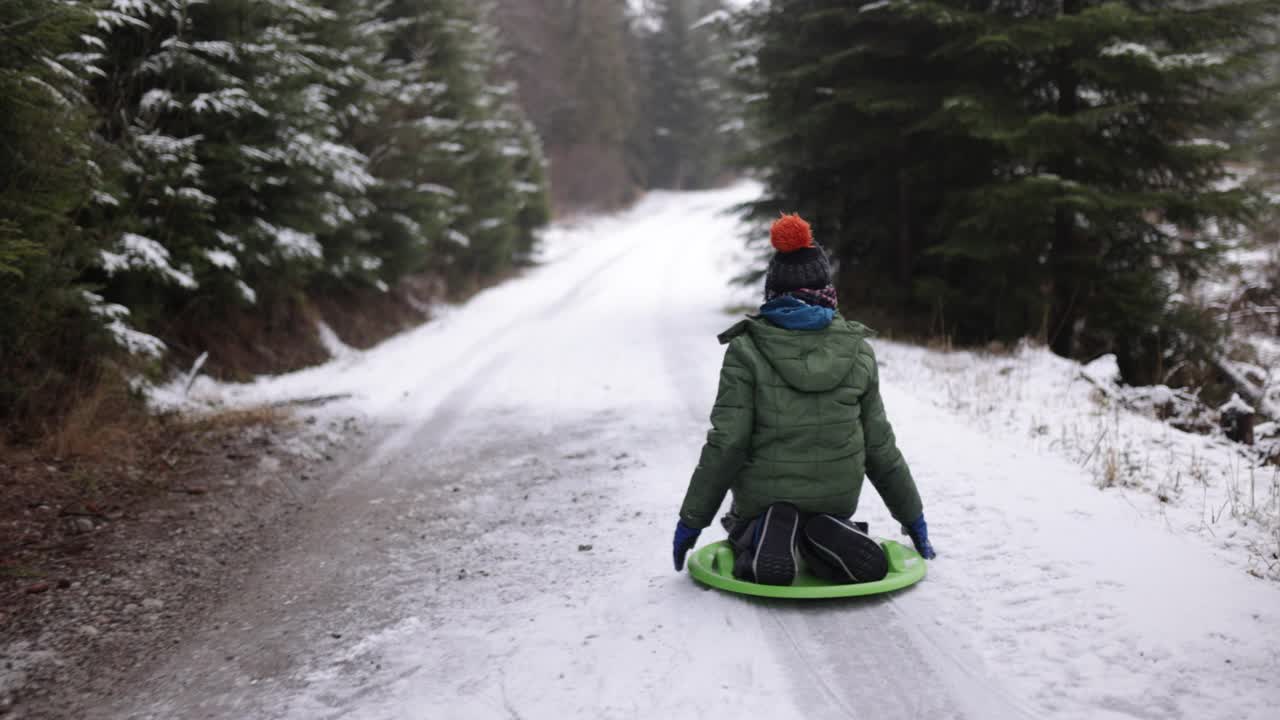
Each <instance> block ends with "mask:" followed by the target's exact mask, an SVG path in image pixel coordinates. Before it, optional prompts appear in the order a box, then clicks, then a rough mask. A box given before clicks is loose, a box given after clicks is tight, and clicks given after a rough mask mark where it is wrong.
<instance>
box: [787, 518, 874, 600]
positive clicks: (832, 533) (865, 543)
mask: <svg viewBox="0 0 1280 720" xmlns="http://www.w3.org/2000/svg"><path fill="white" fill-rule="evenodd" d="M804 535H805V540H806V541H807V542H808V544H809V545H810V546H811V547H812V548H813V549H814V551H816V552H817V553H819V554H820V555H821V556H822V558H823V559H824V560H825V561H826V562H827V563H828V564H829V565H831V566H832V567H833V568H834V569H836V570H837V571H839V572H842V573H843V574H844V575H845V576H846V577H847V579H848V582H851V583H860V582H875V581H877V580H883V579H884V578H885V576H886V575H888V574H889V558H888V557H886V556H885V554H884V548H882V547H880V543H878V542H876V539H875V538H873V537H871V536H870V535H868V534H866V533H865V532H862V531H861V530H859V529H858V528H856V527H853V526H852V525H851V524H849V523H845V522H842V521H840V520H839V519H837V518H834V517H832V516H830V515H818V516H815V517H814V518H812V519H810V520H809V522H808V524H807V525H805V528H804Z"/></svg>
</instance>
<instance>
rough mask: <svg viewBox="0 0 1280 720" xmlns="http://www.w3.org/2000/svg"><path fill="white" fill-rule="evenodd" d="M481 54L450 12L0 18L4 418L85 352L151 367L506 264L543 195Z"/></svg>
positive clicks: (127, 10) (167, 0)
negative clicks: (316, 314) (338, 297)
mask: <svg viewBox="0 0 1280 720" xmlns="http://www.w3.org/2000/svg"><path fill="white" fill-rule="evenodd" d="M498 45H499V43H498V38H497V36H496V31H495V30H494V29H493V27H492V26H491V25H490V24H489V22H488V16H487V15H486V12H485V10H484V9H483V8H477V7H476V6H475V4H474V3H468V2H464V1H463V0H420V1H415V2H408V1H398V0H227V1H225V2H223V1H221V0H220V1H219V2H212V1H210V0H112V1H111V2H102V3H97V2H95V3H75V2H59V3H47V2H32V1H29V0H20V1H15V2H6V3H2V4H0V139H2V140H3V142H0V169H3V171H4V172H3V177H2V178H0V282H2V283H3V285H0V370H3V371H4V372H3V380H0V419H4V418H9V417H13V416H15V414H16V413H17V412H18V409H17V408H16V403H17V398H18V389H19V388H22V387H28V388H30V387H31V386H32V384H33V383H36V384H40V383H42V382H43V381H42V380H40V379H39V377H37V376H39V375H40V374H41V373H45V374H48V373H49V372H52V370H50V368H55V369H56V366H57V363H52V364H51V363H50V362H49V360H50V357H51V356H53V357H57V358H66V359H74V360H75V363H73V364H72V365H70V366H68V367H67V368H64V372H63V374H64V375H67V376H70V374H72V372H73V371H76V370H77V368H79V370H80V371H83V372H89V373H92V372H93V368H94V367H95V366H96V365H97V363H98V362H99V361H100V360H102V359H103V358H105V357H108V355H105V354H103V352H102V349H103V348H102V347H101V346H95V345H94V344H93V343H94V342H95V340H94V338H103V339H104V340H106V339H109V338H114V340H115V344H116V345H117V346H119V347H120V348H122V349H123V350H125V351H127V352H128V353H130V354H136V355H142V356H145V357H151V358H159V357H162V356H163V355H164V353H165V350H166V345H165V342H164V341H168V342H170V343H173V342H174V341H175V339H177V340H182V339H184V338H185V337H187V335H186V334H185V333H186V330H187V329H189V328H192V327H209V326H217V325H218V324H219V323H225V322H228V321H229V319H230V318H232V317H233V316H236V315H237V313H239V314H244V311H247V310H252V311H254V312H256V313H261V314H270V313H272V312H273V308H276V307H278V306H281V305H282V304H290V303H296V301H297V299H298V298H300V297H304V296H306V295H308V294H317V293H327V292H329V291H333V290H342V289H355V288H370V289H371V290H372V289H378V290H382V291H387V290H389V289H390V288H391V286H393V285H394V284H395V283H396V282H398V281H399V280H401V279H402V278H404V277H405V276H407V275H410V274H415V273H429V274H431V275H434V276H436V277H440V278H443V279H445V280H446V282H447V283H448V285H449V287H450V288H452V289H455V290H462V289H465V288H467V287H470V286H473V285H475V284H476V283H478V282H481V281H483V280H484V279H486V278H489V277H493V276H495V275H497V274H500V273H502V272H504V271H506V270H507V269H508V268H510V267H511V266H512V265H513V264H515V263H518V262H523V261H524V260H525V259H526V258H528V256H529V255H530V253H531V251H532V249H533V245H534V242H535V240H536V232H537V230H538V229H539V228H540V227H541V226H543V225H544V224H545V223H546V222H547V221H548V219H549V207H548V200H547V182H546V179H545V177H544V160H543V157H542V153H541V146H540V142H539V139H538V138H537V136H536V134H535V131H534V130H533V127H532V125H531V124H530V123H529V121H528V120H527V119H526V117H525V116H524V114H523V112H522V111H521V109H520V108H519V106H518V105H517V103H516V101H515V98H514V92H513V88H511V87H509V86H507V85H504V84H501V83H499V82H497V79H496V77H495V75H496V68H495V62H496V59H497V56H496V55H495V48H496V47H498ZM95 329H97V330H95ZM103 331H105V332H103ZM162 340H163V341H162ZM203 349H205V348H203V347H184V348H183V350H184V352H186V353H191V354H196V353H198V352H200V351H201V350H203ZM85 368H87V370H85Z"/></svg>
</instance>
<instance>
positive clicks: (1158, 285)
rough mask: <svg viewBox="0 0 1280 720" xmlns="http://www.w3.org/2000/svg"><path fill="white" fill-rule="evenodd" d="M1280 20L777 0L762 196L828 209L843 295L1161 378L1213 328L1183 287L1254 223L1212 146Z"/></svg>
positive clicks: (1005, 5) (1253, 8) (962, 332)
mask: <svg viewBox="0 0 1280 720" xmlns="http://www.w3.org/2000/svg"><path fill="white" fill-rule="evenodd" d="M1275 12H1276V8H1275V6H1274V4H1273V3H1267V2H1259V1H1258V0H1235V1H1229V2H1215V3H1190V4H1188V3H1181V2H1158V1H1154V0H1145V1H1139V0H1131V1H1129V2H1115V1H1112V2H1095V1H1094V0H1064V1H1063V2H1049V1H1047V0H1046V1H1044V2H1039V1H1036V2H1003V1H991V0H988V1H979V0H934V1H933V2H905V1H900V0H890V1H889V2H875V3H871V2H864V3H858V4H856V5H853V6H848V5H845V4H844V3H835V2H827V1H824V0H795V1H793V2H782V3H772V4H771V5H770V6H769V7H764V8H757V9H756V11H755V12H754V14H753V15H752V16H751V18H750V23H751V24H752V25H753V27H754V29H755V32H756V36H757V38H758V40H759V42H760V44H761V47H760V50H759V54H758V62H759V64H758V67H757V69H756V71H755V72H754V74H753V76H752V77H751V78H749V79H751V80H753V81H754V82H756V83H757V87H758V88H759V92H761V93H763V98H764V100H763V102H762V103H761V106H762V108H763V113H762V115H763V127H764V128H765V131H766V136H765V137H766V142H765V144H763V145H762V146H761V148H760V150H761V153H760V158H761V161H762V162H763V164H765V165H766V166H767V167H768V170H769V173H770V174H769V185H770V189H771V197H770V198H769V199H768V200H767V201H766V202H765V203H763V204H762V205H761V206H759V208H758V209H760V210H768V211H775V210H776V209H779V208H780V207H785V206H786V205H791V207H789V208H787V209H792V208H796V209H801V210H803V211H808V212H810V213H813V214H814V215H815V216H816V219H817V223H816V228H815V229H817V230H819V236H820V237H821V238H828V239H831V240H834V243H832V244H834V245H835V247H836V253H837V256H838V257H839V259H840V260H841V265H842V271H841V278H842V282H844V284H845V287H846V288H848V287H850V285H853V286H854V287H855V288H857V287H868V288H871V290H870V292H865V291H864V293H865V294H862V295H861V297H862V298H868V297H880V298H889V299H891V301H892V305H893V306H894V307H895V308H906V309H907V311H908V314H909V315H913V316H919V314H920V313H921V308H922V307H924V306H926V305H928V306H930V307H931V308H932V310H931V312H930V318H931V321H932V322H931V323H930V324H931V325H932V328H933V330H934V331H938V330H942V331H944V332H947V333H948V334H952V335H954V336H955V337H956V339H958V340H961V341H980V340H985V339H987V338H990V337H1002V338H1011V337H1017V336H1020V335H1023V334H1040V335H1041V336H1043V337H1046V338H1047V339H1048V340H1049V342H1050V344H1051V346H1052V347H1053V349H1054V350H1055V351H1056V352H1058V353H1060V354H1063V355H1070V356H1091V355H1094V354H1097V353H1099V352H1104V351H1115V352H1117V353H1118V354H1119V356H1120V358H1121V367H1122V369H1123V370H1124V372H1125V375H1126V377H1127V378H1129V379H1131V380H1135V381H1150V380H1153V379H1156V378H1157V377H1158V376H1159V375H1160V374H1161V369H1162V363H1163V362H1164V361H1165V359H1166V357H1167V356H1169V355H1170V354H1171V353H1173V354H1177V355H1178V356H1180V357H1186V356H1187V355H1188V354H1190V353H1194V352H1196V346H1197V344H1199V343H1201V342H1203V338H1201V339H1197V337H1198V336H1199V335H1201V334H1202V333H1200V332H1199V331H1200V330H1202V329H1203V328H1193V327H1189V326H1187V325H1186V323H1185V322H1184V321H1185V320H1186V318H1187V317H1188V314H1187V313H1186V312H1185V310H1184V309H1183V308H1181V307H1180V306H1179V305H1178V304H1177V303H1176V302H1174V300H1175V299H1176V291H1177V289H1178V287H1179V285H1180V283H1185V282H1187V281H1189V280H1190V279H1192V278H1194V277H1195V276H1196V275H1197V274H1199V273H1201V272H1203V270H1204V269H1205V268H1206V267H1207V266H1208V265H1210V264H1211V263H1212V262H1213V261H1214V259H1215V255H1216V246H1217V245H1218V243H1217V238H1218V237H1220V235H1219V234H1220V233H1229V232H1231V231H1232V229H1233V228H1236V227H1238V226H1239V224H1240V223H1242V222H1243V221H1246V220H1247V219H1249V217H1250V213H1251V209H1252V207H1253V206H1252V200H1251V198H1250V196H1249V194H1248V193H1247V192H1245V191H1243V190H1241V189H1239V188H1235V187H1231V186H1230V184H1229V183H1227V182H1226V181H1227V179H1228V178H1227V174H1226V171H1225V167H1224V160H1225V159H1226V158H1227V157H1228V156H1229V151H1228V150H1227V149H1226V148H1224V147H1222V146H1221V145H1220V144H1219V143H1218V142H1216V141H1213V140H1210V138H1213V137H1216V136H1218V135H1220V134H1222V133H1229V132H1230V131H1231V129H1232V128H1233V127H1235V126H1238V125H1239V124H1240V123H1241V122H1244V121H1246V120H1247V119H1248V117H1249V114H1250V112H1251V110H1252V105H1251V103H1250V96H1249V93H1248V92H1247V91H1248V89H1249V86H1250V82H1249V78H1250V73H1251V72H1252V71H1253V70H1254V69H1255V67H1256V62H1257V60H1258V59H1259V51H1260V49H1261V46H1262V45H1264V44H1265V40H1266V37H1265V34H1264V33H1263V30H1264V29H1265V28H1266V27H1267V25H1266V23H1265V20H1267V19H1268V18H1269V17H1271V16H1273V15H1274V13H1275ZM860 266H861V267H864V268H865V270H866V271H865V272H855V274H854V275H855V276H856V278H857V281H856V283H850V282H849V281H850V274H849V270H850V268H851V267H853V268H857V267H860ZM895 268H896V272H894V269H895ZM887 278H893V279H894V281H895V282H893V283H890V282H887ZM908 280H909V287H904V286H906V285H907V284H908V283H907V281H908ZM886 286H888V287H890V288H895V287H896V288H897V289H898V291H897V292H894V291H892V290H890V291H889V292H885V290H886ZM847 295H848V294H847ZM1179 323H1181V327H1176V325H1178V324H1179ZM916 326H917V327H918V326H919V325H918V324H917V325H916Z"/></svg>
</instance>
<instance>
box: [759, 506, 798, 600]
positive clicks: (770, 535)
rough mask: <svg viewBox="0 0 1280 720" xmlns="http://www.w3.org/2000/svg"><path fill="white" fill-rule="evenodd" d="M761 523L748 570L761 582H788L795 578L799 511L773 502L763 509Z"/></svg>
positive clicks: (777, 583)
mask: <svg viewBox="0 0 1280 720" xmlns="http://www.w3.org/2000/svg"><path fill="white" fill-rule="evenodd" d="M763 523H764V526H763V528H762V529H761V531H760V543H759V544H758V545H757V546H756V553H755V558H754V559H753V560H752V563H751V574H752V575H754V576H755V578H756V582H757V583H760V584H762V585H790V584H791V583H792V582H793V581H794V580H795V579H796V535H797V534H798V533H799V531H800V513H799V512H798V511H797V510H796V509H795V508H793V507H790V506H788V505H773V506H771V507H770V508H769V509H768V511H766V512H765V516H764V520H763Z"/></svg>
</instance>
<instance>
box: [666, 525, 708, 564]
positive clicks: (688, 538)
mask: <svg viewBox="0 0 1280 720" xmlns="http://www.w3.org/2000/svg"><path fill="white" fill-rule="evenodd" d="M701 534H702V531H701V530H695V529H693V528H691V527H689V526H688V525H685V524H684V521H683V520H681V521H680V522H677V523H676V539H675V540H674V541H672V543H671V547H672V550H673V551H674V552H673V553H672V556H671V559H672V560H674V561H675V564H676V572H679V571H680V570H683V569H684V556H685V555H688V554H689V551H690V550H692V549H693V544H694V543H696V542H698V536H699V535H701Z"/></svg>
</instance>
